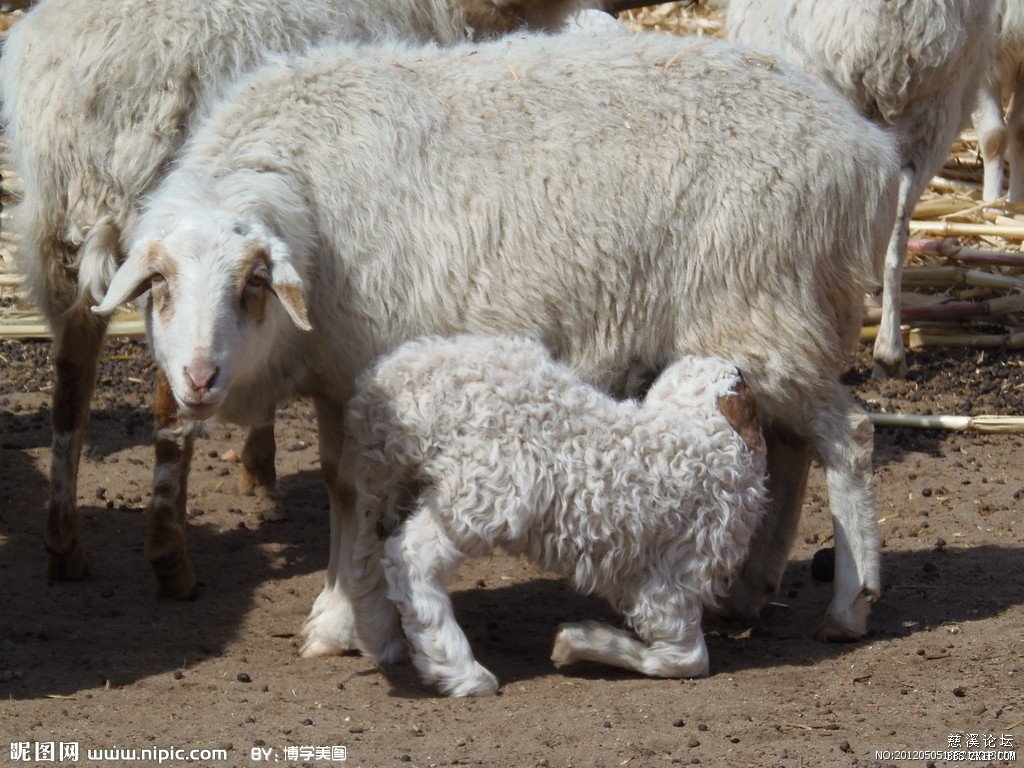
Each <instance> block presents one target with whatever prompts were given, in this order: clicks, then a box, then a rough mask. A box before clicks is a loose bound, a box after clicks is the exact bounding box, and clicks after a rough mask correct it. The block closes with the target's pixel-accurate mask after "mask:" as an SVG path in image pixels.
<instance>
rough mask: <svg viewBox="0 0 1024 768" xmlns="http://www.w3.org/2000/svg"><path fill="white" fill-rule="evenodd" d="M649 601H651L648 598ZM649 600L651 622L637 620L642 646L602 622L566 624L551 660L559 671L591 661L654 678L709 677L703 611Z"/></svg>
mask: <svg viewBox="0 0 1024 768" xmlns="http://www.w3.org/2000/svg"><path fill="white" fill-rule="evenodd" d="M645 597H648V598H651V597H652V596H650V595H646V596H645ZM659 598H660V596H657V597H654V598H652V599H651V602H650V606H651V607H652V608H654V609H656V610H654V611H650V613H651V615H650V616H649V617H648V618H649V619H650V620H649V621H648V620H646V619H645V620H641V621H637V620H634V624H635V626H636V630H637V633H638V634H639V635H641V636H642V637H644V638H646V639H647V642H641V641H640V640H637V639H636V638H635V637H633V636H632V635H630V634H629V633H628V632H626V631H624V630H621V629H616V628H615V627H612V626H609V625H608V624H603V623H602V622H599V621H583V622H574V623H571V624H562V625H560V626H559V627H558V634H557V635H555V645H554V649H553V650H552V652H551V660H552V661H553V662H554V663H555V666H556V667H563V666H565V665H566V664H572V663H574V662H577V661H592V662H596V663H598V664H608V665H609V666H612V667H622V668H623V669H631V670H634V671H636V672H639V673H641V674H644V675H650V676H652V677H702V676H704V675H706V674H707V673H708V649H707V646H706V645H705V644H704V632H703V631H702V630H701V626H700V619H701V607H700V606H699V605H693V604H691V603H688V602H687V601H685V600H682V599H681V598H680V596H679V595H675V596H673V597H672V598H671V599H668V600H665V599H659Z"/></svg>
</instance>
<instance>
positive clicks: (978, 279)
mask: <svg viewBox="0 0 1024 768" xmlns="http://www.w3.org/2000/svg"><path fill="white" fill-rule="evenodd" d="M903 284H904V285H918V286H949V285H955V286H965V285H971V286H975V287H979V288H996V289H999V290H1007V289H1009V290H1021V291H1024V279H1021V278H1017V277H1011V276H1009V275H1000V274H995V273H992V272H982V271H981V270H979V269H964V268H963V267H907V268H906V269H904V270H903Z"/></svg>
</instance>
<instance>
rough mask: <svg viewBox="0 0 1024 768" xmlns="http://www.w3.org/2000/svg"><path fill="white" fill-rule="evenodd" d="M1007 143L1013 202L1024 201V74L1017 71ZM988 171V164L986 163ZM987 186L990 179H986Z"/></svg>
mask: <svg viewBox="0 0 1024 768" xmlns="http://www.w3.org/2000/svg"><path fill="white" fill-rule="evenodd" d="M1006 133H1007V139H1006V145H1007V155H1008V157H1009V159H1010V192H1009V200H1010V202H1011V203H1020V202H1024V75H1021V74H1020V73H1019V72H1018V73H1017V79H1016V80H1015V81H1014V83H1013V98H1012V100H1011V101H1010V112H1009V114H1008V115H1007V116H1006ZM985 173H986V174H987V173H988V164H987V163H986V165H985ZM985 183H986V186H987V184H988V179H987V177H986V180H985Z"/></svg>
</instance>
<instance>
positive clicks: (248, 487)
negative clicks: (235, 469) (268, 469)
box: [237, 467, 277, 499]
mask: <svg viewBox="0 0 1024 768" xmlns="http://www.w3.org/2000/svg"><path fill="white" fill-rule="evenodd" d="M237 487H238V495H239V496H260V497H262V498H265V499H271V498H273V497H274V489H275V488H276V487H277V477H276V476H274V475H271V476H270V477H258V476H257V475H254V474H253V473H252V472H250V471H249V470H248V469H245V468H244V467H243V468H242V474H240V475H239V476H238V485H237Z"/></svg>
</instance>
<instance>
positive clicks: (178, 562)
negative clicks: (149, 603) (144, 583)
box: [149, 550, 199, 600]
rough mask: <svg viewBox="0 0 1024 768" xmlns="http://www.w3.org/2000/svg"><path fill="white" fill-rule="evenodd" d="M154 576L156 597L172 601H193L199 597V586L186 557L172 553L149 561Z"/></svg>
mask: <svg viewBox="0 0 1024 768" xmlns="http://www.w3.org/2000/svg"><path fill="white" fill-rule="evenodd" d="M149 564H150V565H151V566H153V574H154V575H155V576H156V585H157V586H156V588H157V595H159V596H160V597H163V598H171V599H173V600H195V599H196V598H197V597H199V585H198V582H197V581H196V575H195V573H193V571H192V566H191V564H189V562H188V557H187V555H186V554H185V553H184V552H182V551H178V550H175V551H172V552H167V553H165V554H161V555H157V556H156V557H151V558H150V559H149Z"/></svg>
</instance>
